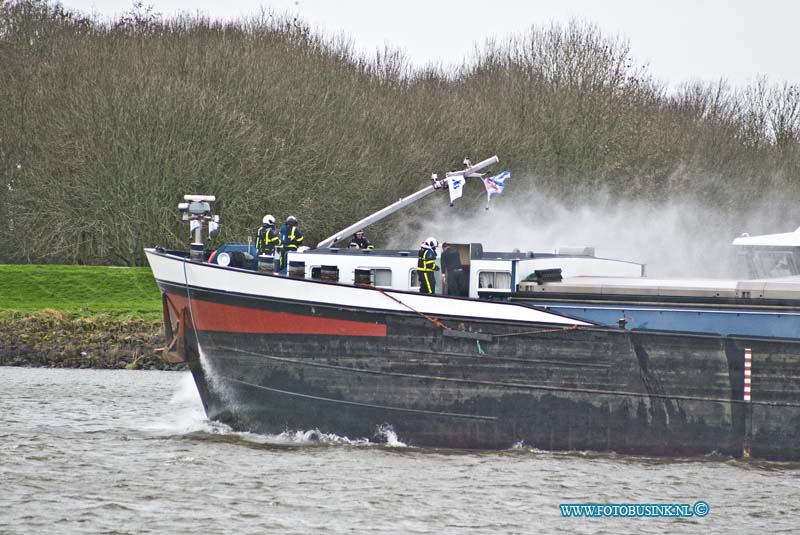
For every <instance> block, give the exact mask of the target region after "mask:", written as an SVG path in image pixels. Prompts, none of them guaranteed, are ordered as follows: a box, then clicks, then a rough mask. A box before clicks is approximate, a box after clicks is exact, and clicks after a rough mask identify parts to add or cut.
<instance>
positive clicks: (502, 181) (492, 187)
mask: <svg viewBox="0 0 800 535" xmlns="http://www.w3.org/2000/svg"><path fill="white" fill-rule="evenodd" d="M508 178H511V171H503V172H502V173H500V174H499V175H495V176H490V177H487V178H484V179H482V180H483V185H484V186H485V187H486V209H487V210H488V209H489V201H490V200H492V195H494V194H495V193H503V190H504V189H505V187H506V179H508Z"/></svg>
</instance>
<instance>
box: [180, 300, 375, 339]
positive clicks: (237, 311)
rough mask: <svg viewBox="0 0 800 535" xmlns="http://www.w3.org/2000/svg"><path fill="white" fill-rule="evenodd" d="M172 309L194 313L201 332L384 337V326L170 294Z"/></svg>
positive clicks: (196, 325) (195, 322)
mask: <svg viewBox="0 0 800 535" xmlns="http://www.w3.org/2000/svg"><path fill="white" fill-rule="evenodd" d="M168 299H169V300H170V302H171V303H172V305H173V307H174V310H180V309H181V308H186V310H187V312H189V313H194V314H193V317H194V325H195V327H196V328H197V329H198V330H201V331H219V332H231V333H252V334H329V335H334V336H386V325H385V324H383V323H367V322H363V321H353V320H339V319H330V318H319V317H316V316H304V315H302V314H290V313H288V312H272V311H268V310H259V309H257V308H245V307H238V306H232V305H223V304H221V303H212V302H210V301H202V300H199V299H192V306H191V308H190V307H189V301H188V299H187V298H186V297H182V296H177V295H173V294H170V295H168Z"/></svg>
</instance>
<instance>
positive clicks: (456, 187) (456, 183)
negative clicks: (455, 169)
mask: <svg viewBox="0 0 800 535" xmlns="http://www.w3.org/2000/svg"><path fill="white" fill-rule="evenodd" d="M447 187H448V189H449V190H450V206H453V203H454V202H455V200H456V199H460V198H461V194H462V193H463V192H464V175H456V176H451V177H449V178H448V179H447Z"/></svg>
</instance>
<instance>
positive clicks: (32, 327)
mask: <svg viewBox="0 0 800 535" xmlns="http://www.w3.org/2000/svg"><path fill="white" fill-rule="evenodd" d="M163 345H164V334H163V329H162V326H161V322H160V321H154V320H151V319H144V318H131V317H115V316H113V315H96V316H90V317H72V316H70V314H68V313H66V312H61V311H56V310H44V311H41V312H37V313H33V314H23V313H19V312H4V313H2V314H0V365H2V366H44V367H52V368H98V369H118V368H127V369H149V370H176V369H183V367H182V366H175V365H170V364H166V363H164V362H163V361H162V360H161V355H160V352H159V351H157V350H158V348H160V347H163Z"/></svg>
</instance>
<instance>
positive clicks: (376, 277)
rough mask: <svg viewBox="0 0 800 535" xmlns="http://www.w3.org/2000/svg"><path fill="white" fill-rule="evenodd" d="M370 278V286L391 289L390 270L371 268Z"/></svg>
mask: <svg viewBox="0 0 800 535" xmlns="http://www.w3.org/2000/svg"><path fill="white" fill-rule="evenodd" d="M369 271H370V275H371V276H372V284H374V285H375V286H385V287H389V288H391V286H392V270H391V269H386V268H373V269H370V270H369Z"/></svg>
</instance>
